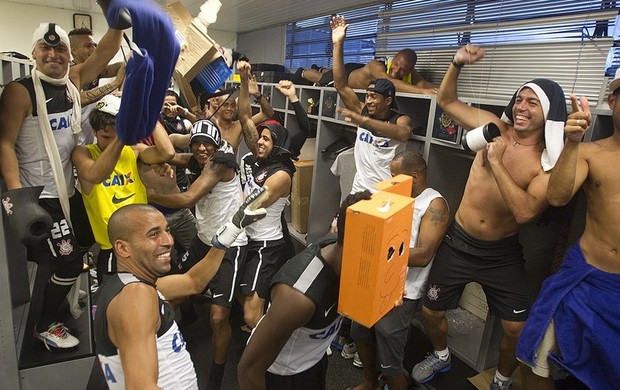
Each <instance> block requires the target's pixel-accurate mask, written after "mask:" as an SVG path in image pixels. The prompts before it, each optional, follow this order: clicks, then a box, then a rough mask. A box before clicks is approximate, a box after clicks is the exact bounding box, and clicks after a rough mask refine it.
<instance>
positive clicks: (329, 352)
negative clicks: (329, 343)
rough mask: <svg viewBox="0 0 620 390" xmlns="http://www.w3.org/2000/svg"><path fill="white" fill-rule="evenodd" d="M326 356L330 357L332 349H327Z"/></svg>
mask: <svg viewBox="0 0 620 390" xmlns="http://www.w3.org/2000/svg"><path fill="white" fill-rule="evenodd" d="M327 356H332V348H331V347H327Z"/></svg>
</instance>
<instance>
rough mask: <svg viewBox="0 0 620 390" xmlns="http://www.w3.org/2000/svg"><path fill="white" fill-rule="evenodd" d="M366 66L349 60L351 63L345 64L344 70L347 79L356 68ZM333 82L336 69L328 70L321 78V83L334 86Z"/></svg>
mask: <svg viewBox="0 0 620 390" xmlns="http://www.w3.org/2000/svg"><path fill="white" fill-rule="evenodd" d="M364 66H365V65H364V64H358V63H355V62H349V63H346V64H344V71H345V73H346V75H347V79H348V78H349V75H350V74H351V72H353V71H354V70H356V69H360V68H363V67H364ZM333 84H334V71H333V70H328V71H327V72H325V73H323V74H322V75H321V80H319V85H322V86H332V85H333Z"/></svg>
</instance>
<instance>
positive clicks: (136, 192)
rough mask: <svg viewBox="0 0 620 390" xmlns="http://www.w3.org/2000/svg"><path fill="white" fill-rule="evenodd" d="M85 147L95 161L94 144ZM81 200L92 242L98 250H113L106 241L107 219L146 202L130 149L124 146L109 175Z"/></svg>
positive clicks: (136, 164) (99, 152) (97, 154)
mask: <svg viewBox="0 0 620 390" xmlns="http://www.w3.org/2000/svg"><path fill="white" fill-rule="evenodd" d="M86 147H87V148H88V151H89V152H90V155H91V157H92V158H93V159H94V160H96V159H98V158H99V156H101V153H102V152H101V149H99V146H97V145H96V144H91V145H86ZM82 198H83V199H84V206H85V207H86V213H87V214H88V220H89V221H90V226H91V227H92V229H93V233H94V235H95V241H97V244H99V246H100V247H101V249H110V248H112V244H110V239H109V238H108V220H109V219H110V216H111V215H112V213H113V212H114V211H116V210H117V209H119V208H121V207H122V206H126V205H128V204H135V203H147V196H146V187H144V184H143V183H142V180H140V176H139V175H138V162H137V159H136V155H135V154H134V152H133V150H132V149H131V147H129V146H124V147H123V150H122V151H121V155H120V157H119V158H118V161H117V162H116V166H115V167H114V171H112V173H111V174H110V176H109V177H108V178H106V179H105V180H103V182H101V183H98V184H96V185H94V186H93V189H92V191H91V192H90V194H88V195H86V194H84V193H82Z"/></svg>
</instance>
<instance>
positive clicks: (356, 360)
mask: <svg viewBox="0 0 620 390" xmlns="http://www.w3.org/2000/svg"><path fill="white" fill-rule="evenodd" d="M353 366H354V367H357V368H364V365H363V364H362V360H361V359H360V355H359V354H358V353H357V352H355V355H354V356H353Z"/></svg>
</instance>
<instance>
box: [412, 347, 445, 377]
mask: <svg viewBox="0 0 620 390" xmlns="http://www.w3.org/2000/svg"><path fill="white" fill-rule="evenodd" d="M451 367H452V366H451V364H450V357H448V360H445V361H444V360H441V359H439V356H437V354H436V353H435V352H432V353H429V354H427V355H426V359H424V360H422V361H421V362H420V363H418V364H416V365H415V366H414V367H413V370H411V376H412V377H413V379H414V380H415V381H416V382H418V383H426V382H428V381H430V380H431V379H433V377H434V376H435V374H436V373H438V372H448V371H450V368H451Z"/></svg>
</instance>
